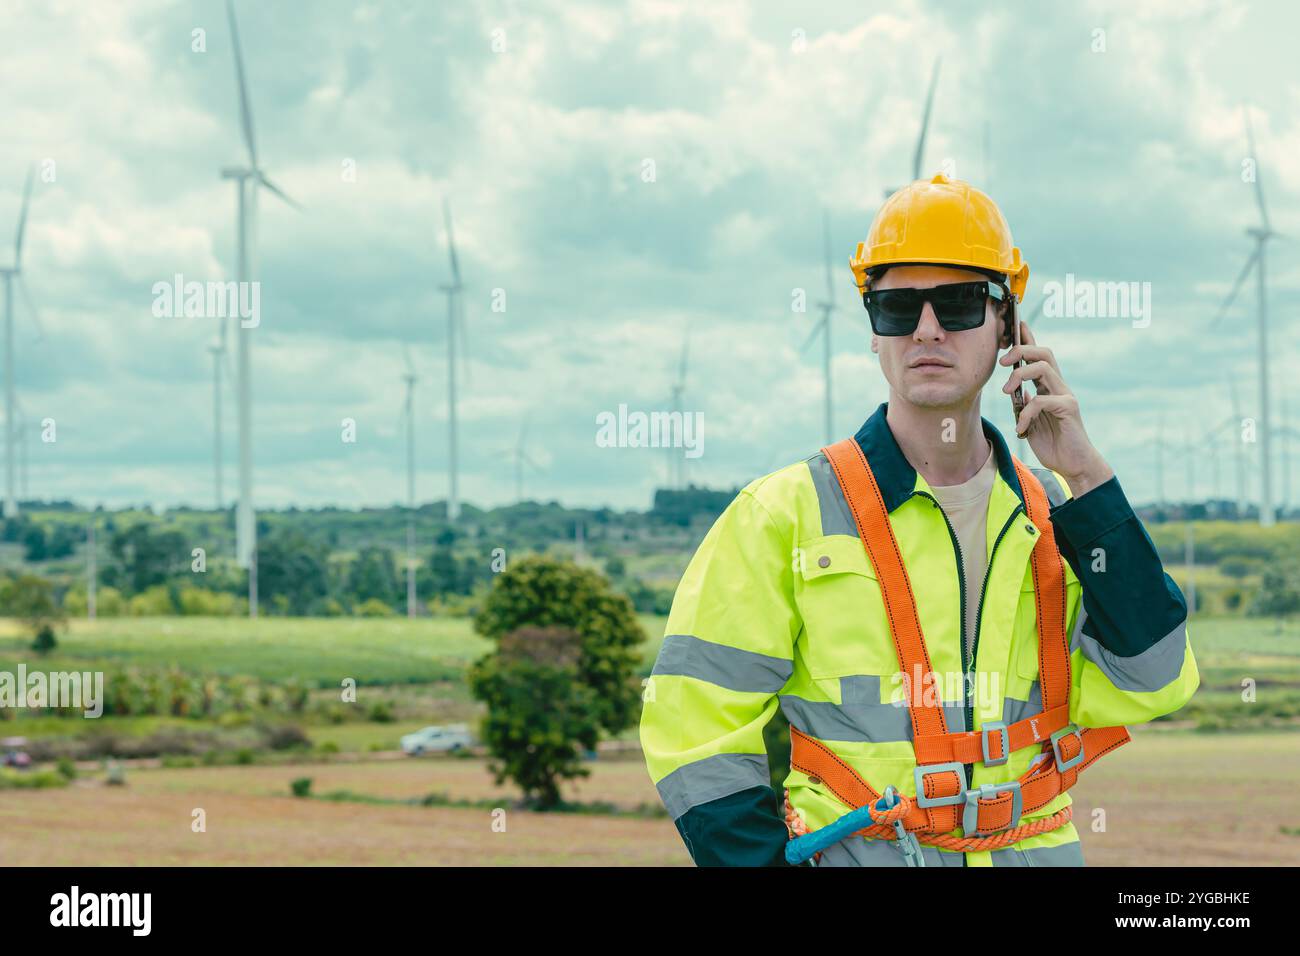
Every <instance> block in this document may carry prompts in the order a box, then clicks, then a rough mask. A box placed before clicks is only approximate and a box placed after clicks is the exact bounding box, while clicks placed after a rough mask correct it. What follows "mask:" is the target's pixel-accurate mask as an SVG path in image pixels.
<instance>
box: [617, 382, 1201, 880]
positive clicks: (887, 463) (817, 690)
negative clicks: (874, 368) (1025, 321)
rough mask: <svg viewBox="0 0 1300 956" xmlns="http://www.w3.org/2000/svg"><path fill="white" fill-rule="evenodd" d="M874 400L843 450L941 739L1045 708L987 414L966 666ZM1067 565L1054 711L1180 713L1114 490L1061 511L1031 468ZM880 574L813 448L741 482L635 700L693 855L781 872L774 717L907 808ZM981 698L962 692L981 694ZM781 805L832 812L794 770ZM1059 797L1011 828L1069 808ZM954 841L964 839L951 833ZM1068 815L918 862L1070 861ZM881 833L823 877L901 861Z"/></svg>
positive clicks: (1178, 626)
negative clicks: (985, 495) (980, 570)
mask: <svg viewBox="0 0 1300 956" xmlns="http://www.w3.org/2000/svg"><path fill="white" fill-rule="evenodd" d="M886 409H887V405H886V404H882V405H881V406H880V407H879V408H878V409H877V410H876V412H875V413H874V414H873V415H872V417H871V418H870V419H869V420H868V421H867V422H866V424H864V425H863V426H862V428H861V430H860V431H859V432H858V433H857V435H856V436H855V438H856V439H857V441H858V443H859V445H861V447H862V450H863V452H864V454H865V455H866V458H867V461H868V463H869V464H870V466H871V470H872V472H873V474H874V475H875V477H876V481H877V483H878V485H879V487H880V491H881V494H882V497H883V498H884V501H885V507H886V510H887V511H888V512H889V520H890V524H891V526H892V528H893V532H894V535H895V537H896V538H897V540H898V543H899V547H900V548H901V550H902V557H903V562H904V565H905V567H906V568H907V571H908V576H909V577H910V579H911V583H912V588H913V591H914V593H915V595H916V602H917V605H918V609H917V610H918V615H919V620H920V624H921V629H922V632H923V633H924V635H925V643H926V646H927V648H928V650H929V654H930V659H931V662H932V667H933V670H934V672H935V673H936V674H938V675H940V677H941V678H945V677H946V678H947V679H946V680H944V681H943V683H942V684H941V686H940V688H939V691H940V696H941V699H942V700H943V704H944V713H945V718H946V721H947V726H948V730H949V731H962V730H967V729H971V730H979V729H980V728H981V727H982V726H983V724H984V723H986V722H991V721H997V720H1002V721H1005V722H1006V723H1008V724H1010V723H1012V722H1014V721H1017V720H1020V719H1022V718H1025V717H1029V716H1033V715H1034V714H1036V713H1038V712H1039V711H1041V710H1042V698H1041V691H1040V688H1039V684H1038V634H1037V631H1036V624H1035V603H1034V593H1033V592H1034V581H1033V575H1032V573H1031V569H1030V561H1029V558H1030V552H1031V550H1032V549H1033V546H1034V543H1035V541H1036V540H1037V538H1038V531H1037V529H1036V528H1034V526H1033V525H1032V524H1031V523H1030V522H1029V520H1028V518H1027V517H1026V514H1025V507H1024V499H1023V496H1022V492H1021V490H1020V483H1019V480H1018V479H1017V477H1016V474H1015V469H1014V467H1013V465H1012V462H1011V457H1010V452H1009V450H1008V448H1007V445H1006V442H1005V441H1004V440H1003V438H1002V436H1001V434H1000V433H999V432H998V430H997V429H996V428H995V427H994V426H993V425H992V424H990V423H989V422H988V421H987V420H983V426H984V431H985V434H986V435H987V436H988V438H989V440H990V441H991V442H992V444H993V448H994V454H995V456H996V458H997V466H998V467H997V472H998V474H997V478H996V480H995V482H994V485H993V490H992V492H991V495H990V498H989V509H988V522H987V529H988V530H987V547H988V556H989V558H988V570H987V572H986V576H985V580H984V582H983V588H982V598H981V600H980V606H979V624H978V627H977V630H976V633H975V635H974V653H973V657H974V660H973V661H972V660H967V659H966V653H965V648H966V643H967V642H966V641H965V640H964V634H963V630H964V626H965V625H964V621H965V619H966V615H965V613H964V610H965V600H966V598H965V595H964V588H963V584H964V581H963V570H962V561H961V559H960V554H959V545H958V542H957V538H956V536H955V535H954V533H953V531H952V528H951V526H950V525H949V523H948V521H947V518H946V517H945V516H944V514H943V511H942V509H941V508H940V507H939V505H938V503H937V502H936V501H935V499H934V497H933V495H932V493H931V490H930V487H929V485H928V484H927V483H926V481H925V479H924V478H923V477H922V476H921V475H920V474H919V473H918V472H917V471H915V469H913V468H912V467H911V465H910V464H908V462H907V459H906V458H905V457H904V456H903V454H902V451H901V450H900V449H899V447H898V444H897V442H896V440H895V439H894V436H893V433H892V432H891V431H890V429H889V426H888V423H887V422H886V420H885V413H886ZM1034 473H1035V475H1036V476H1037V477H1038V478H1039V480H1040V481H1042V483H1043V485H1044V487H1045V488H1046V490H1047V492H1048V498H1049V501H1050V503H1051V505H1052V508H1051V521H1052V525H1053V529H1054V531H1055V537H1056V541H1057V545H1058V548H1059V550H1060V551H1061V554H1062V556H1063V557H1064V558H1065V565H1066V570H1065V576H1066V621H1067V626H1068V628H1069V633H1070V650H1071V689H1070V719H1071V720H1072V721H1073V722H1074V723H1076V724H1078V725H1079V726H1080V727H1107V726H1114V725H1131V724H1136V723H1142V722H1145V721H1148V720H1151V719H1153V718H1155V717H1159V716H1161V715H1164V714H1168V713H1171V712H1172V711H1175V710H1177V709H1178V708H1180V707H1181V706H1182V705H1183V704H1184V703H1186V702H1187V701H1188V700H1189V699H1190V698H1191V696H1192V694H1193V693H1194V692H1195V690H1196V688H1197V686H1198V684H1199V675H1198V673H1197V669H1196V662H1195V659H1194V658H1193V655H1192V649H1191V644H1190V641H1189V638H1188V634H1187V607H1186V602H1185V601H1184V599H1183V595H1182V593H1181V592H1180V591H1179V589H1178V586H1177V585H1176V584H1175V583H1174V582H1173V580H1172V579H1171V578H1170V577H1169V575H1168V574H1166V573H1165V571H1164V569H1163V568H1162V566H1161V563H1160V559H1159V556H1158V554H1157V552H1156V549H1155V547H1154V545H1153V544H1152V542H1151V539H1150V537H1149V536H1148V535H1147V533H1146V530H1145V529H1144V528H1143V527H1142V523H1141V521H1140V520H1139V519H1138V518H1137V516H1136V515H1135V514H1134V513H1133V510H1132V508H1131V507H1130V505H1129V503H1128V501H1127V499H1126V498H1125V496H1124V493H1123V491H1122V490H1121V488H1120V486H1119V482H1118V479H1117V478H1114V477H1112V478H1111V479H1110V480H1109V481H1107V482H1106V483H1105V484H1103V485H1101V486H1099V487H1097V488H1094V489H1092V490H1091V491H1089V492H1088V493H1087V494H1086V495H1084V496H1083V497H1081V498H1069V493H1068V489H1067V488H1066V487H1065V483H1064V482H1063V481H1062V480H1060V477H1059V476H1057V475H1055V474H1054V473H1052V472H1050V471H1046V470H1043V469H1034ZM899 670H900V668H899V662H898V657H897V652H896V650H895V647H894V643H893V639H892V637H891V634H890V630H889V626H888V622H887V621H886V617H885V609H884V603H883V600H882V597H881V591H880V588H879V585H878V584H877V581H876V577H875V571H874V569H873V568H872V566H871V563H870V561H869V559H868V558H867V556H866V553H865V552H864V549H863V546H862V542H861V540H860V539H859V538H858V533H857V530H856V527H855V525H854V522H853V519H852V516H851V515H850V514H849V511H848V508H847V505H846V502H845V500H844V496H843V493H842V492H841V490H840V487H839V484H838V482H837V481H836V479H835V475H834V473H833V472H832V470H831V469H830V466H829V463H828V462H827V460H826V458H825V456H824V455H823V454H821V453H819V454H817V455H814V456H813V457H811V458H809V459H807V460H806V461H803V462H800V463H798V464H795V465H791V466H789V467H787V468H783V469H781V470H780V471H777V472H774V473H772V474H770V475H767V476H765V477H763V478H759V479H757V480H755V481H753V482H751V483H750V484H749V485H748V486H746V487H745V488H744V489H743V490H742V491H741V492H740V494H738V495H737V496H736V498H735V500H734V501H732V502H731V504H730V505H729V506H728V507H727V509H726V511H725V512H724V513H723V514H722V515H721V516H720V517H719V518H718V520H717V522H716V523H715V524H714V525H713V527H712V528H711V529H710V531H709V533H708V535H707V536H706V537H705V539H704V541H703V543H702V544H701V545H700V547H699V549H698V550H697V551H696V553H695V555H694V557H693V558H692V560H691V562H690V565H689V566H688V568H687V570H686V573H685V575H684V576H683V578H682V580H681V582H680V584H679V585H678V588H677V593H676V596H675V597H674V600H673V606H672V611H671V613H670V615H669V618H668V626H667V631H666V635H665V638H664V642H663V646H662V648H661V650H660V652H659V656H658V659H657V661H656V663H655V666H654V670H653V673H652V676H651V678H650V680H649V682H648V684H647V688H646V692H645V694H644V698H645V701H644V708H643V711H642V718H641V743H642V746H643V748H644V751H645V757H646V763H647V766H648V768H649V771H650V776H651V778H652V780H653V781H654V783H655V784H656V786H657V787H658V790H659V794H660V796H661V798H662V799H663V801H664V804H665V806H666V807H667V808H668V811H669V814H670V815H671V817H672V818H673V820H674V821H675V822H676V824H677V827H678V830H679V831H680V832H681V834H682V838H683V840H684V841H685V842H686V845H687V847H688V849H689V850H690V852H691V855H692V857H693V858H694V859H695V861H696V862H697V863H699V864H701V865H719V864H720V865H782V864H783V863H784V859H783V856H782V852H783V849H784V845H785V842H786V839H787V836H788V834H787V830H786V827H785V823H784V819H783V814H782V813H781V812H780V810H779V808H778V804H777V798H776V793H775V791H773V789H772V788H771V787H770V785H769V774H768V761H767V753H766V749H765V747H764V744H763V728H764V726H765V725H766V724H767V723H768V722H769V721H770V720H771V718H772V716H773V715H774V713H775V711H776V708H777V707H778V706H780V708H781V709H782V711H783V713H784V714H785V716H786V718H787V719H788V720H789V722H790V724H791V726H793V727H796V728H798V729H799V730H801V731H802V732H804V733H806V734H808V735H810V736H812V737H814V738H816V739H817V740H820V741H822V742H824V743H825V744H826V745H827V746H829V747H830V748H831V749H832V750H833V751H834V753H835V754H836V755H837V756H838V757H840V758H841V759H842V760H844V761H846V762H847V763H848V764H849V765H850V766H851V767H852V768H853V769H854V770H856V771H857V772H858V774H860V775H861V776H862V777H863V778H864V779H865V780H866V781H868V782H869V783H870V784H871V785H872V786H873V787H874V788H875V789H876V790H882V789H883V788H884V787H885V786H887V785H890V784H892V785H893V786H895V787H896V788H898V790H899V792H901V793H905V794H908V795H909V796H911V795H915V786H914V782H913V770H914V768H915V767H916V760H915V753H914V750H913V747H912V743H911V739H912V728H911V723H910V721H909V719H908V711H907V708H906V706H905V705H901V701H902V698H903V690H902V686H901V683H900V682H901V680H902V677H901V675H900V673H899ZM976 691H978V693H976ZM1037 753H1038V748H1037V747H1026V748H1023V749H1022V750H1019V751H1016V752H1014V753H1013V754H1012V755H1011V759H1010V760H1009V761H1008V762H1007V763H1005V764H1003V765H1000V766H992V767H986V766H984V765H983V764H981V763H976V764H972V765H971V766H970V769H969V774H970V781H969V784H968V786H969V787H976V788H977V787H979V786H980V785H981V784H984V783H1003V782H1007V781H1011V780H1015V779H1017V778H1018V777H1020V776H1022V775H1023V774H1024V773H1025V772H1026V771H1027V770H1028V767H1029V763H1030V761H1031V760H1032V759H1033V758H1034V756H1036V755H1037ZM785 785H786V787H787V788H788V790H789V795H790V802H791V804H792V806H793V807H794V809H795V810H796V811H797V812H798V814H799V815H800V816H801V817H802V818H803V820H804V821H805V822H806V824H807V825H808V827H809V828H810V829H816V828H818V827H822V826H825V825H826V824H829V823H831V822H833V821H834V820H836V819H837V818H838V817H840V816H841V815H842V814H844V813H845V812H847V809H848V808H847V807H845V805H844V804H842V803H841V802H840V801H839V800H837V799H836V798H835V796H834V795H833V794H831V793H830V791H829V790H828V789H827V788H826V787H825V786H824V785H823V784H821V783H820V782H819V781H816V780H815V779H810V778H808V777H806V776H805V775H803V774H802V773H800V772H798V771H796V770H791V771H790V772H789V775H788V776H787V777H786V779H785ZM1069 803H1070V796H1069V794H1068V793H1062V794H1061V795H1060V796H1058V797H1057V798H1056V799H1055V800H1053V801H1052V802H1051V803H1049V804H1048V805H1046V806H1044V807H1042V808H1040V809H1039V810H1038V811H1036V812H1034V813H1032V814H1026V815H1025V817H1024V820H1023V822H1029V821H1030V820H1033V819H1037V818H1039V817H1042V816H1047V815H1050V814H1052V813H1055V812H1056V811H1058V810H1060V809H1061V808H1062V807H1064V806H1067V805H1069ZM953 833H954V834H955V835H961V830H960V828H958V829H957V830H954V831H953ZM1078 839H1079V838H1078V833H1077V831H1076V830H1075V827H1074V825H1073V824H1072V823H1069V824H1066V825H1065V826H1063V827H1060V828H1058V829H1056V830H1054V831H1051V832H1048V833H1045V834H1040V835H1037V836H1033V837H1029V838H1026V839H1024V840H1021V841H1020V842H1018V843H1015V844H1012V845H1011V846H1009V847H1006V848H1004V849H999V850H992V851H987V850H986V851H980V852H969V853H961V852H952V851H947V850H940V849H937V848H934V847H926V848H925V849H924V853H925V860H926V864H927V865H930V866H939V865H946V866H962V865H969V866H976V865H985V866H987V865H999V866H1001V865H1012V866H1014V865H1029V866H1059V865H1079V864H1081V863H1082V861H1083V860H1082V853H1081V852H1080V848H1079V843H1078ZM902 864H903V861H902V857H901V854H900V853H899V851H898V849H897V848H896V847H895V846H894V845H893V844H892V843H891V841H881V840H867V839H864V838H862V837H850V838H849V839H847V840H845V841H842V842H841V843H838V844H835V845H834V846H832V847H831V848H829V849H828V850H827V851H826V852H825V853H823V855H822V857H821V860H820V865H866V866H876V865H886V866H888V865H902Z"/></svg>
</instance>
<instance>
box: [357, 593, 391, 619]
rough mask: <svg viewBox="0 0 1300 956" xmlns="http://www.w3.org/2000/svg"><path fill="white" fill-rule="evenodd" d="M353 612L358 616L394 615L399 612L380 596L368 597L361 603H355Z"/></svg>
mask: <svg viewBox="0 0 1300 956" xmlns="http://www.w3.org/2000/svg"><path fill="white" fill-rule="evenodd" d="M352 613H353V614H355V615H356V616H357V617H393V616H395V615H396V614H397V612H396V611H394V610H393V609H392V608H391V607H389V606H388V605H387V604H385V603H384V602H383V601H381V600H379V598H367V599H366V600H364V601H362V602H361V603H360V604H354V605H353V606H352Z"/></svg>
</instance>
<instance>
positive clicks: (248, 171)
mask: <svg viewBox="0 0 1300 956" xmlns="http://www.w3.org/2000/svg"><path fill="white" fill-rule="evenodd" d="M226 13H227V16H228V18H229V20H230V40H231V49H232V51H233V53H234V58H235V80H236V82H237V83H238V87H239V118H240V125H241V128H242V129H243V134H244V146H245V147H246V148H247V150H248V165H246V166H227V167H225V168H224V169H222V170H221V178H222V179H229V180H233V181H234V183H235V191H236V210H237V216H238V220H237V222H238V226H237V249H236V261H237V278H238V289H239V290H240V291H241V292H242V290H244V289H245V288H246V287H247V283H249V282H252V281H254V280H253V275H254V273H255V272H256V270H255V268H254V261H255V258H254V257H255V253H256V248H255V242H256V238H257V235H256V233H257V229H256V225H257V193H258V190H259V188H265V189H267V190H269V191H270V192H271V193H273V194H274V195H276V196H278V197H279V198H280V199H281V200H283V201H284V202H285V203H287V204H288V205H289V206H291V207H293V208H294V209H297V208H299V207H298V204H297V203H296V202H294V201H293V200H292V199H290V198H289V197H288V196H287V195H286V194H285V193H284V191H283V190H281V189H280V188H279V187H278V186H276V185H275V184H274V183H273V182H271V180H270V179H268V178H267V176H266V173H265V172H264V171H263V170H262V167H261V166H260V165H259V164H258V159H257V144H256V141H255V139H254V137H253V112H252V107H251V106H250V105H249V99H248V81H247V78H246V77H245V75H244V57H243V53H242V52H241V50H240V46H239V27H238V25H237V24H236V23H235V4H234V0H226ZM229 321H230V320H229V317H223V318H221V319H220V322H221V331H222V335H223V336H224V335H225V329H226V325H227V324H228V323H229ZM252 333H253V330H252V329H251V328H246V327H245V326H244V325H243V323H242V322H241V323H240V328H239V349H238V365H237V374H238V380H239V395H238V402H237V408H238V424H239V506H238V508H237V510H236V512H235V558H236V560H237V561H238V563H239V566H240V567H241V568H247V569H248V616H249V617H257V516H256V515H255V513H254V511H253V395H252V381H251V377H252V355H251V351H252ZM223 348H224V346H223ZM217 440H218V441H220V436H219V435H218V438H217Z"/></svg>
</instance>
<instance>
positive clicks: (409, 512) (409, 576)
mask: <svg viewBox="0 0 1300 956" xmlns="http://www.w3.org/2000/svg"><path fill="white" fill-rule="evenodd" d="M404 355H405V357H406V372H405V374H404V375H402V381H403V382H405V383H406V401H405V402H404V403H403V405H402V414H403V416H404V417H405V418H406V616H407V617H415V604H416V601H415V383H416V381H417V378H418V377H417V376H416V374H415V366H414V365H413V364H412V363H411V351H410V349H405V350H404Z"/></svg>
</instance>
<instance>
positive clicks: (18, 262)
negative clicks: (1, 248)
mask: <svg viewBox="0 0 1300 956" xmlns="http://www.w3.org/2000/svg"><path fill="white" fill-rule="evenodd" d="M31 198H32V170H31V169H28V170H27V183H26V185H24V186H23V204H22V207H21V208H20V209H19V210H18V231H17V232H16V233H15V234H14V268H15V269H21V268H22V264H23V235H24V234H25V233H26V232H27V204H28V203H29V202H30V201H31Z"/></svg>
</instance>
